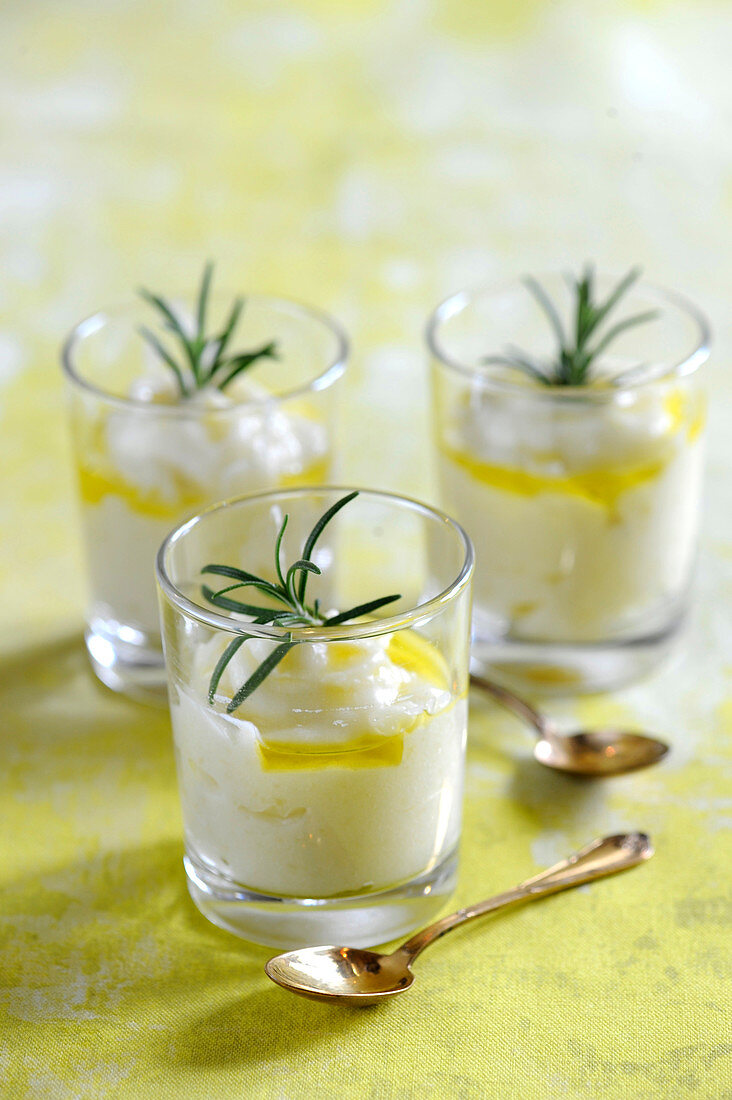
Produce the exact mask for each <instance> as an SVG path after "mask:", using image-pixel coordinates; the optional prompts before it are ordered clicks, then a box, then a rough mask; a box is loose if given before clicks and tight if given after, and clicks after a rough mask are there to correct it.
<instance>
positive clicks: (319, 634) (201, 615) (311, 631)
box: [155, 485, 475, 642]
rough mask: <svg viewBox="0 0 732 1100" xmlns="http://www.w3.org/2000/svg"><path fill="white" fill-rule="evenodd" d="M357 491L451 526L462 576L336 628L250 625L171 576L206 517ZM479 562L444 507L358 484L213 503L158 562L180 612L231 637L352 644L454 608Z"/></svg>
mask: <svg viewBox="0 0 732 1100" xmlns="http://www.w3.org/2000/svg"><path fill="white" fill-rule="evenodd" d="M354 489H357V491H358V493H359V495H360V496H363V497H368V498H371V499H377V500H379V499H380V500H383V501H387V502H391V503H396V504H398V505H406V506H407V508H409V509H410V510H411V511H413V512H418V513H421V514H422V515H425V516H429V517H430V518H431V519H434V520H437V521H439V522H440V523H441V524H442V525H443V526H444V527H447V528H449V529H450V530H451V531H452V532H453V533H454V534H455V535H456V536H457V538H458V540H459V542H460V544H461V545H462V548H463V563H462V566H461V568H460V571H459V573H458V575H457V576H456V577H455V578H454V579H453V580H452V581H451V582H450V584H449V585H448V586H447V587H446V588H444V589H443V590H442V591H441V592H439V593H437V595H436V596H433V597H432V599H430V600H426V601H425V602H424V603H421V604H417V605H415V606H414V607H411V608H408V609H407V610H406V611H402V612H400V613H399V614H398V615H389V616H387V617H385V618H383V619H375V620H374V621H373V622H370V623H339V624H338V625H337V626H331V627H314V626H302V627H284V626H272V625H271V624H269V623H249V622H245V621H243V620H241V621H240V620H238V619H231V618H229V617H227V616H226V615H222V614H220V613H218V612H216V611H214V610H211V611H209V610H208V608H205V607H203V606H202V605H201V604H198V603H195V602H194V601H193V600H191V599H190V597H188V596H186V595H184V593H183V592H181V591H180V589H179V588H177V587H176V585H175V584H174V583H173V581H172V580H171V578H170V577H169V576H168V571H167V568H166V558H167V556H168V553H169V551H170V550H171V549H172V548H173V547H174V546H175V544H176V542H178V541H179V540H180V539H182V538H185V536H186V535H187V533H188V532H189V531H190V530H191V529H192V528H193V527H195V526H196V525H197V524H199V523H202V522H204V521H205V519H206V517H207V516H209V515H211V514H212V513H214V512H221V511H223V510H225V509H229V508H234V507H237V506H239V505H246V504H249V503H252V502H256V501H262V500H269V501H272V503H274V502H276V501H277V500H278V498H280V499H281V498H285V499H292V498H293V497H303V496H307V495H308V494H313V493H338V494H346V493H349V492H354ZM474 564H475V555H474V550H473V543H472V541H471V539H470V536H469V535H468V534H467V532H466V531H465V529H464V528H463V527H462V525H461V524H459V523H458V522H457V520H454V519H453V518H452V517H451V516H448V515H447V513H446V512H443V511H442V510H441V509H439V508H435V507H433V506H432V505H431V504H425V503H424V502H423V501H421V500H416V499H415V498H414V497H408V496H404V495H403V494H401V493H392V492H388V491H386V490H381V489H360V488H357V487H354V486H343V485H315V486H310V485H307V486H302V487H300V488H295V489H274V490H272V489H268V490H265V491H264V492H261V493H251V494H247V495H246V496H240V497H232V498H231V499H228V500H222V501H219V502H217V503H216V504H212V505H210V506H209V507H207V508H204V509H202V510H201V511H200V512H197V513H196V515H195V516H191V517H190V518H189V519H187V520H186V521H185V522H184V523H181V524H179V526H177V527H176V528H174V530H172V531H171V532H170V533H169V534H168V535H167V536H166V538H165V539H164V541H163V543H162V545H161V546H160V549H159V550H158V553H157V556H156V559H155V574H156V577H157V581H158V585H159V588H160V591H161V592H162V594H163V595H164V596H165V597H166V599H168V600H169V601H170V603H172V604H173V605H174V606H175V607H177V608H178V610H179V611H181V612H182V613H183V614H184V615H187V616H188V617H189V618H192V619H195V620H196V621H197V622H200V623H204V624H205V625H206V626H211V627H216V628H217V629H219V630H224V631H225V632H226V633H228V634H239V635H241V634H247V635H254V636H256V637H258V638H271V639H276V640H279V639H283V638H289V637H292V638H293V639H295V640H296V641H298V642H335V641H348V640H352V639H354V638H373V637H378V636H379V635H382V634H392V633H394V632H395V631H397V630H405V629H408V628H409V627H410V626H414V625H415V623H416V622H420V621H423V620H425V619H429V618H432V617H433V616H434V615H435V614H436V613H437V612H439V611H441V610H442V609H443V608H444V607H446V606H448V605H449V604H450V603H451V602H452V601H453V600H454V599H455V597H456V596H458V595H459V594H460V593H461V592H462V591H463V590H464V589H465V588H466V586H467V585H468V584H469V583H470V579H471V577H472V574H473V567H474Z"/></svg>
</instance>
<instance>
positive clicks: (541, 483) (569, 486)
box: [442, 443, 666, 511]
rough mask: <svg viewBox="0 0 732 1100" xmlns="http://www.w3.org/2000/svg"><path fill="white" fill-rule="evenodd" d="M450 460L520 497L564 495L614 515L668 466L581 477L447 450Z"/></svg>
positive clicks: (609, 469)
mask: <svg viewBox="0 0 732 1100" xmlns="http://www.w3.org/2000/svg"><path fill="white" fill-rule="evenodd" d="M442 450H443V452H444V453H445V455H447V457H448V458H450V459H452V461H453V462H455V463H456V464H457V465H458V466H461V467H462V468H463V469H464V470H466V471H467V472H468V473H469V474H470V475H471V477H473V478H475V479H476V480H477V481H482V482H483V483H484V484H485V485H490V486H491V488H492V489H501V490H503V491H504V492H507V493H516V494H517V495H519V496H526V497H532V496H539V495H540V494H541V493H562V494H565V495H567V496H573V497H579V498H580V499H582V500H587V501H589V502H590V503H592V504H596V505H599V506H600V507H603V508H607V509H608V510H610V511H612V510H613V509H614V508H615V507H616V505H617V502H618V500H619V499H620V497H621V496H622V495H623V493H626V492H627V491H628V490H629V489H635V488H637V487H638V486H639V485H643V484H644V483H645V482H648V481H652V480H653V479H654V478H656V477H658V475H659V474H660V473H662V472H663V469H664V467H665V465H666V463H665V462H663V461H656V462H643V463H638V464H637V465H635V466H625V467H622V466H615V467H613V466H598V467H595V468H594V469H589V470H583V471H582V472H581V473H577V474H559V475H552V474H535V473H529V472H528V471H527V470H520V469H516V468H515V467H511V466H498V465H496V464H495V463H492V462H482V461H481V460H480V459H477V458H474V457H473V455H469V454H466V453H465V452H463V451H458V450H455V449H454V448H452V447H447V446H446V445H445V444H444V443H443V445H442Z"/></svg>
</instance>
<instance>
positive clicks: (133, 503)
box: [79, 456, 329, 520]
mask: <svg viewBox="0 0 732 1100" xmlns="http://www.w3.org/2000/svg"><path fill="white" fill-rule="evenodd" d="M328 466H329V459H328V457H327V456H326V457H325V458H322V459H319V460H318V461H317V462H313V463H311V465H309V466H307V467H305V469H303V470H302V471H301V472H300V473H296V474H286V475H283V476H280V477H279V478H278V480H277V484H276V485H273V486H272V488H277V489H289V488H291V487H294V486H296V485H318V484H322V483H323V482H325V481H327V479H328ZM171 477H172V478H173V481H174V486H175V487H174V492H173V494H172V495H171V496H163V495H162V494H161V493H160V492H158V491H156V490H154V489H151V490H145V489H141V488H140V487H139V486H138V485H133V484H131V483H130V482H129V481H127V480H126V479H125V478H123V477H121V476H120V475H119V474H116V473H114V472H113V471H111V470H107V469H102V468H99V467H92V466H80V467H79V492H80V495H81V499H82V500H83V501H84V503H85V504H92V505H93V504H98V503H99V502H100V501H101V500H103V498H104V497H106V496H116V497H119V498H121V499H122V500H124V502H125V504H126V505H127V507H128V508H130V509H131V510H132V511H133V512H137V513H138V514H139V515H142V516H150V517H151V518H154V519H171V520H175V519H177V518H178V516H180V515H182V514H183V513H184V512H186V511H191V510H192V509H194V508H198V507H200V506H201V505H202V504H206V503H208V502H209V501H210V498H211V493H210V490H209V491H208V492H206V491H204V490H202V488H201V486H200V485H198V484H197V483H196V482H193V481H191V480H190V479H189V478H186V477H185V476H184V475H182V474H176V473H171Z"/></svg>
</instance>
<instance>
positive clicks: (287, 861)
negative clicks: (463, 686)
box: [171, 631, 467, 898]
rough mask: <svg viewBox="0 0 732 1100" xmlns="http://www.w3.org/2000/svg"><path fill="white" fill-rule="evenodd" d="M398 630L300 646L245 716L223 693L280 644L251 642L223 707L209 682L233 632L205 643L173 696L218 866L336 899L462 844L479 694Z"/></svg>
mask: <svg viewBox="0 0 732 1100" xmlns="http://www.w3.org/2000/svg"><path fill="white" fill-rule="evenodd" d="M395 637H396V641H393V642H392V643H391V644H390V641H389V638H388V637H384V638H375V639H368V640H360V641H354V642H328V643H315V644H302V645H298V646H296V647H295V648H294V649H292V650H291V651H290V652H289V653H288V655H287V656H286V657H285V658H284V660H283V661H282V662H281V664H280V665H278V666H277V668H276V669H275V670H274V671H273V672H272V673H271V674H270V675H269V677H268V678H267V679H266V680H265V681H264V682H263V683H262V684H261V685H260V686H259V687H258V688H257V689H256V691H255V692H254V693H253V694H252V696H251V697H250V698H249V699H248V700H247V701H246V702H245V703H244V704H243V705H242V706H241V707H240V708H239V711H238V712H237V713H236V714H235V715H231V716H229V715H227V714H225V713H223V707H222V706H220V705H219V703H224V704H225V700H224V698H223V696H228V697H229V698H231V696H232V695H233V694H234V692H235V691H236V689H237V688H238V687H239V686H240V685H241V684H243V683H244V682H245V680H246V679H247V677H248V676H249V675H250V674H251V672H252V671H253V669H254V668H255V667H256V665H257V664H259V663H260V662H261V660H262V659H263V658H264V657H265V656H266V655H267V653H268V652H269V651H270V650H271V648H272V643H271V642H269V641H264V640H261V639H257V640H252V641H248V642H245V643H244V645H243V646H242V648H241V649H240V650H239V652H238V654H237V655H236V657H235V658H234V659H233V660H232V662H231V664H230V666H229V669H228V670H227V672H226V673H225V674H224V678H223V679H222V681H221V684H220V686H219V691H220V692H222V693H223V695H222V696H221V697H220V699H219V700H217V704H216V707H211V706H209V704H208V702H207V697H206V693H207V688H208V681H209V678H210V674H211V669H212V668H213V666H214V664H215V661H216V659H217V658H218V655H219V653H220V652H221V650H222V649H223V647H224V640H221V639H214V640H213V642H211V643H209V644H208V645H206V646H203V647H201V649H200V650H199V652H198V653H197V654H196V661H195V668H194V672H193V674H192V681H193V682H192V684H191V685H190V689H188V688H187V689H186V690H181V689H180V688H178V690H177V691H176V692H174V693H173V698H172V699H171V709H172V717H173V730H174V736H175V744H176V757H177V763H178V772H179V782H180V789H181V797H182V802H183V819H184V824H185V831H186V838H187V843H188V846H189V848H190V849H192V850H193V852H194V853H195V854H196V856H197V857H198V858H199V859H200V860H201V861H202V862H203V863H204V864H205V865H207V866H208V867H210V868H211V869H212V870H215V871H216V872H217V873H218V874H221V875H224V876H225V877H227V878H230V879H233V880H234V881H235V882H237V883H239V884H241V885H245V886H248V887H250V888H252V889H255V890H259V891H262V892H264V893H273V894H276V895H289V896H298V897H316V898H317V897H322V898H324V897H332V896H334V895H337V894H341V893H358V892H361V891H368V890H372V889H379V888H384V887H388V886H391V885H394V884H396V883H399V882H403V881H405V880H408V879H411V878H413V877H414V876H416V875H419V874H421V873H422V872H424V871H427V870H428V869H430V868H432V867H434V866H435V865H436V864H438V863H439V862H440V861H441V859H442V858H444V857H445V856H446V855H447V854H448V853H449V852H450V851H451V850H452V849H453V848H454V847H455V845H456V844H457V841H458V836H459V832H460V818H461V804H462V774H463V754H464V746H465V732H466V725H467V701H466V700H465V699H464V698H460V699H457V700H456V699H454V697H453V696H452V695H451V693H450V691H449V690H448V689H447V687H446V686H444V671H443V670H442V665H441V662H440V658H439V656H438V655H437V653H436V651H435V650H433V649H432V647H430V646H429V645H427V643H425V642H424V641H423V640H422V639H420V638H419V637H417V636H416V635H414V634H413V633H412V632H406V631H405V632H402V633H401V634H399V635H396V636H395ZM212 647H213V648H212ZM435 673H437V676H436V675H435ZM438 677H439V679H440V680H441V681H442V684H440V683H438V682H435V681H436V679H437V678H438Z"/></svg>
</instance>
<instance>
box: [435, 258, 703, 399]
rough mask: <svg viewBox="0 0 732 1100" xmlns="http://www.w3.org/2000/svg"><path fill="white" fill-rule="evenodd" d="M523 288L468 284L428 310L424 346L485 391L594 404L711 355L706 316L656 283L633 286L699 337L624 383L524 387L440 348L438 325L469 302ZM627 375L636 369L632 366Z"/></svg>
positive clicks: (693, 367)
mask: <svg viewBox="0 0 732 1100" xmlns="http://www.w3.org/2000/svg"><path fill="white" fill-rule="evenodd" d="M559 274H560V272H557V271H554V272H540V274H539V278H542V277H543V278H548V277H556V276H557V275H559ZM520 286H521V283H520V282H519V281H518V280H515V279H514V280H511V281H506V282H495V283H478V284H475V285H473V286H471V287H465V288H464V289H462V290H458V291H457V292H455V293H454V294H450V295H448V297H447V298H444V299H443V300H442V301H441V302H440V303H439V304H438V305H437V306H436V307H435V309H434V310H433V311H432V313H431V314H430V315H429V317H428V319H427V324H426V326H425V339H426V342H427V346H428V348H429V350H430V352H431V353H432V355H433V356H434V358H435V359H436V360H437V361H438V362H440V363H441V364H442V365H443V366H445V367H447V368H448V369H449V370H453V371H456V372H457V373H458V374H461V375H463V377H466V378H469V379H471V380H474V379H478V378H479V379H480V381H481V384H482V385H483V386H484V387H485V388H486V389H494V390H496V391H498V392H501V393H506V394H514V395H519V394H520V395H522V396H523V397H532V398H533V397H537V398H538V399H539V400H542V401H567V402H583V401H587V402H593V403H603V402H611V401H613V400H615V399H616V398H617V397H618V395H619V394H622V393H626V392H628V391H636V390H641V389H643V387H644V386H649V385H653V384H654V383H657V382H659V381H662V380H663V379H666V378H670V377H677V378H683V377H686V376H688V375H690V374H693V373H694V372H695V371H697V370H698V369H699V367H701V366H702V365H703V364H704V363H705V362H706V361H707V359H708V358H709V355H710V352H711V339H712V333H711V326H710V324H709V321H708V320H707V318H706V316H705V314H704V313H703V312H702V311H701V310H700V309H699V308H698V307H697V306H696V305H695V304H694V303H693V302H692V301H691V300H690V299H689V298H687V297H686V296H685V295H684V294H681V293H679V292H678V291H676V290H668V289H666V288H665V287H662V286H658V285H657V284H655V283H649V282H645V281H644V282H640V283H638V284H637V286H636V287H634V290H644V291H650V292H651V294H652V295H653V296H655V297H656V298H660V299H661V300H662V301H664V302H666V303H668V304H670V305H672V306H673V307H675V308H676V309H678V310H679V312H681V313H683V314H685V315H686V316H687V317H689V318H691V320H692V321H693V323H694V324H695V326H696V329H697V339H696V341H695V345H694V347H693V349H692V350H691V351H690V352H688V353H687V354H686V355H684V356H683V357H682V358H681V359H680V360H679V361H678V362H674V363H664V364H662V365H659V366H658V367H657V368H655V369H653V368H650V369H649V370H647V371H646V373H645V374H644V375H642V376H639V377H637V378H636V379H635V380H633V379H632V378H631V379H630V380H628V381H625V382H622V384H615V385H613V384H612V383H611V384H609V385H608V386H605V387H602V388H598V389H593V388H591V387H589V386H538V385H537V386H530V387H529V386H527V385H525V384H523V385H522V384H521V383H519V382H512V381H510V380H509V379H505V378H494V377H491V376H490V374H489V372H488V370H486V369H484V368H481V367H479V366H470V365H469V364H468V363H465V362H463V361H461V360H460V359H458V358H456V357H455V356H453V355H451V354H450V353H449V352H448V350H447V349H446V348H445V347H443V345H442V343H441V341H440V338H439V332H440V328H441V327H442V325H443V324H444V323H445V322H446V321H448V320H450V318H451V317H454V316H455V315H456V314H457V313H459V312H460V311H461V310H462V309H463V308H464V307H465V306H466V305H467V304H469V303H470V302H471V301H472V300H474V299H475V298H477V297H478V296H480V295H486V296H489V295H490V296H493V295H498V294H501V293H505V292H506V291H509V290H517V289H518V288H519V287H520ZM627 373H630V374H632V373H635V372H634V371H633V370H631V371H629V372H627Z"/></svg>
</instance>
